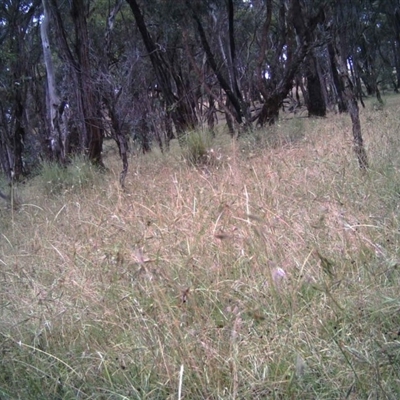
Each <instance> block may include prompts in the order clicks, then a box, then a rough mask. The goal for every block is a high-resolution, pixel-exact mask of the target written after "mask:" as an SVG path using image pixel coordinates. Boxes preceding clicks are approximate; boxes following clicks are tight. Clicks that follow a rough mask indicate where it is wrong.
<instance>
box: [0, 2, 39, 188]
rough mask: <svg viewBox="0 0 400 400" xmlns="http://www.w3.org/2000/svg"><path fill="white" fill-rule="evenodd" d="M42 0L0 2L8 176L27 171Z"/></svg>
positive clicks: (1, 116) (1, 151)
mask: <svg viewBox="0 0 400 400" xmlns="http://www.w3.org/2000/svg"><path fill="white" fill-rule="evenodd" d="M39 4H40V0H34V1H31V0H29V1H25V0H4V1H2V2H1V4H0V47H1V50H0V165H1V168H2V170H3V172H4V173H5V175H6V176H7V178H8V179H9V180H11V179H13V178H14V179H19V178H20V177H21V175H22V174H23V173H24V160H23V156H24V147H25V142H26V136H27V132H28V133H29V131H30V126H29V116H28V114H29V90H30V87H31V84H32V76H33V75H34V72H33V69H34V65H35V64H34V62H33V61H34V59H35V56H37V54H38V53H37V49H38V47H37V41H35V38H34V35H35V22H34V17H35V15H36V12H37V9H38V6H39Z"/></svg>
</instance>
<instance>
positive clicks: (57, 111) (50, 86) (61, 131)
mask: <svg viewBox="0 0 400 400" xmlns="http://www.w3.org/2000/svg"><path fill="white" fill-rule="evenodd" d="M42 4H43V10H44V17H43V19H42V22H41V24H40V36H41V39H42V49H43V59H44V64H45V67H46V77H47V91H46V94H47V96H46V97H47V121H48V122H47V126H48V138H49V139H50V147H51V153H52V157H53V159H55V160H58V161H60V162H61V163H65V161H66V156H67V153H68V149H67V146H68V121H67V119H66V115H67V113H66V112H65V111H66V109H65V108H66V106H67V104H66V103H65V102H62V103H60V99H59V97H58V95H57V90H56V83H55V76H54V67H53V59H52V56H51V50H50V40H49V22H50V16H49V9H48V3H47V0H42Z"/></svg>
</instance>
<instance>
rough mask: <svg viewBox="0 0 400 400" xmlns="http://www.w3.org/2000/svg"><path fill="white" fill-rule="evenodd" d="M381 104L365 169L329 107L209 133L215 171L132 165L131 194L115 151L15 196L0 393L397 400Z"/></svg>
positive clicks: (371, 123)
mask: <svg viewBox="0 0 400 400" xmlns="http://www.w3.org/2000/svg"><path fill="white" fill-rule="evenodd" d="M385 100H386V103H385V106H384V108H383V110H376V109H374V108H373V107H368V106H367V107H366V109H365V110H362V111H361V113H362V115H361V116H362V127H363V132H364V136H365V143H366V148H367V153H368V156H369V158H370V160H369V161H370V164H371V169H370V170H369V171H368V173H367V174H364V175H363V174H361V173H360V172H359V170H358V167H357V161H356V160H355V157H354V154H353V153H352V149H351V127H350V121H349V118H348V116H342V115H330V116H329V117H328V118H327V119H318V120H308V119H301V120H298V119H293V120H283V121H281V122H280V123H279V125H278V126H276V127H274V128H272V129H271V130H270V131H268V130H267V131H259V132H256V133H255V134H254V135H253V136H246V137H243V138H241V139H239V141H238V142H231V141H230V139H229V137H228V136H223V137H221V136H217V138H216V139H214V142H213V143H212V144H210V143H209V142H207V146H205V147H206V148H207V152H210V151H211V148H212V150H213V152H212V154H213V157H216V158H217V159H218V163H212V164H211V165H210V164H207V168H196V167H194V166H192V165H190V163H189V164H188V163H187V162H186V158H185V157H186V156H187V155H186V154H183V156H182V155H180V153H179V152H180V150H179V149H178V148H177V147H174V146H173V148H172V150H171V153H170V154H168V155H164V156H162V155H160V154H159V153H158V152H157V151H155V152H153V153H152V154H148V155H145V156H137V157H135V158H133V159H132V160H131V166H130V173H129V174H128V177H127V181H126V186H127V188H126V191H125V192H123V191H122V190H121V189H120V188H119V186H118V174H119V169H120V165H119V161H118V160H117V159H116V158H115V156H110V158H109V159H106V160H105V163H106V165H107V166H108V167H109V172H107V173H106V174H104V175H103V176H102V175H98V173H97V172H94V173H93V176H90V177H88V175H87V174H84V177H85V178H84V183H83V184H80V183H79V182H81V180H79V179H81V178H79V179H78V178H77V179H78V181H77V180H76V179H72V181H70V180H68V179H70V178H68V179H62V178H60V182H61V186H60V188H59V189H60V190H58V192H57V193H54V192H53V191H52V190H50V191H49V187H48V185H47V182H49V179H47V178H44V177H43V176H44V175H43V174H42V175H39V176H37V177H36V178H35V179H33V180H32V181H30V182H28V183H27V184H26V185H25V186H24V187H21V188H19V189H18V195H19V196H20V197H21V198H22V199H23V204H22V205H21V206H20V207H19V209H18V210H16V211H13V215H12V218H11V216H10V211H9V209H8V208H6V207H5V206H4V207H2V208H1V209H0V224H1V231H0V264H1V274H0V285H1V290H0V316H1V317H0V350H1V354H2V356H1V360H0V398H1V399H178V398H182V399H183V398H186V399H300V398H302V399H362V398H365V399H368V398H386V399H396V398H399V397H400V373H399V371H400V368H399V367H400V341H399V337H400V335H399V329H400V314H399V309H400V297H399V291H398V288H399V283H400V265H399V246H400V240H399V239H400V238H399V210H398V204H399V195H400V178H399V174H398V172H399V168H400V158H399V157H398V151H397V149H398V148H399V145H400V143H399V141H400V139H399V137H398V125H399V123H398V115H399V109H400V105H399V100H398V98H397V97H388V98H386V99H385ZM196 143H197V142H196ZM203 144H204V143H203V142H201V143H200V146H197V144H196V146H197V147H201V149H202V148H203ZM212 146H213V147H212ZM197 147H196V148H197ZM201 149H200V150H201ZM50 169H51V168H50ZM51 173H54V172H51ZM77 175H78V176H81V175H80V174H77ZM51 176H52V175H51ZM57 179H58V178H57ZM71 182H72V183H71ZM74 182H75V183H74ZM76 182H78V184H77V183H76ZM91 182H93V184H91ZM71 188H73V190H72V189H71Z"/></svg>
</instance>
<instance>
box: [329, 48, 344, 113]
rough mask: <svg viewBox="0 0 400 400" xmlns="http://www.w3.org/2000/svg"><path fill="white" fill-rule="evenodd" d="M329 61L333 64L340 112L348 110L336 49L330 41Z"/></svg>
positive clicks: (333, 76)
mask: <svg viewBox="0 0 400 400" xmlns="http://www.w3.org/2000/svg"><path fill="white" fill-rule="evenodd" d="M328 53H329V61H330V65H331V72H332V78H333V84H334V85H335V89H336V95H337V102H338V108H339V113H343V112H347V104H346V101H345V99H344V87H343V82H342V81H341V80H340V78H339V73H338V68H337V65H336V60H335V49H334V46H333V44H332V42H330V43H328Z"/></svg>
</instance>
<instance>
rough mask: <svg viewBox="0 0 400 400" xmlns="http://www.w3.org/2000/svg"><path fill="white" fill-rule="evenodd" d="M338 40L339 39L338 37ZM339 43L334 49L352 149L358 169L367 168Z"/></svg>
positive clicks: (356, 115) (351, 88) (353, 99)
mask: <svg viewBox="0 0 400 400" xmlns="http://www.w3.org/2000/svg"><path fill="white" fill-rule="evenodd" d="M338 40H339V39H338ZM339 49H340V45H338V46H337V48H336V50H335V55H336V63H337V66H338V68H339V72H340V79H341V81H342V86H343V88H344V91H343V94H344V99H345V101H346V105H347V109H348V111H349V114H350V118H351V123H352V131H353V149H354V153H355V155H356V157H357V161H358V165H359V167H360V169H362V170H366V169H367V168H368V157H367V153H366V151H365V148H364V142H363V137H362V132H361V122H360V115H359V109H358V104H357V97H356V94H355V90H354V87H353V84H352V82H351V80H350V78H349V75H348V72H347V66H346V65H345V63H344V62H343V57H342V56H341V54H340V50H339Z"/></svg>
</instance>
